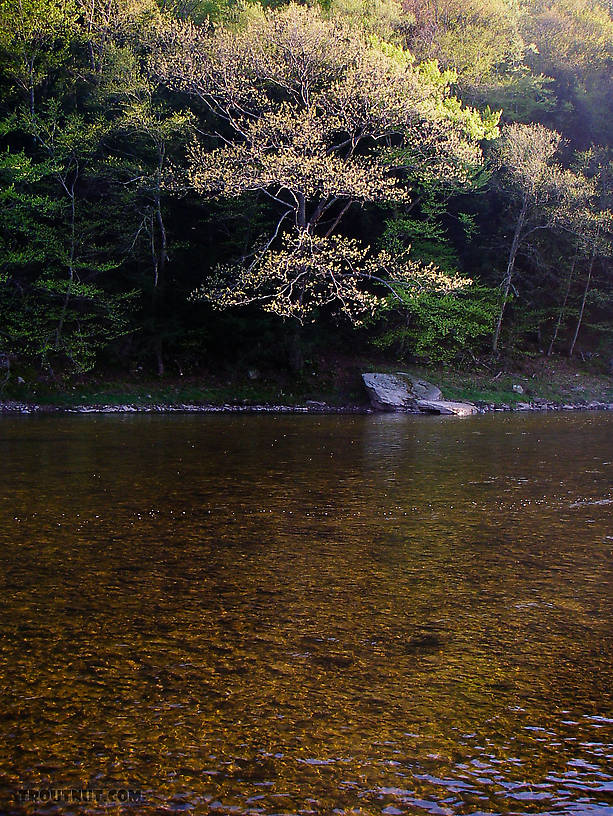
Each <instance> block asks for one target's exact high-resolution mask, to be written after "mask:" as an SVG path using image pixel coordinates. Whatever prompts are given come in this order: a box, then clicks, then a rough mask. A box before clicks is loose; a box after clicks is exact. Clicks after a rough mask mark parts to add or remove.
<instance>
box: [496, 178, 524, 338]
mask: <svg viewBox="0 0 613 816" xmlns="http://www.w3.org/2000/svg"><path fill="white" fill-rule="evenodd" d="M527 212H528V195H527V194H525V195H524V200H523V202H522V205H521V210H520V212H519V215H518V216H517V223H516V225H515V232H514V234H513V242H512V243H511V250H510V252H509V259H508V261H507V271H506V274H505V277H504V288H503V294H502V303H501V305H500V313H499V314H498V321H497V323H496V330H495V331H494V339H493V342H492V352H493V353H494V354H496V352H497V351H498V340H499V339H500V329H501V327H502V318H503V317H504V310H505V308H506V305H507V298H508V297H509V292H510V291H511V283H512V281H513V272H514V271H515V259H516V258H517V251H518V249H519V246H520V244H521V238H522V234H521V233H522V230H523V228H524V224H525V222H526V213H527Z"/></svg>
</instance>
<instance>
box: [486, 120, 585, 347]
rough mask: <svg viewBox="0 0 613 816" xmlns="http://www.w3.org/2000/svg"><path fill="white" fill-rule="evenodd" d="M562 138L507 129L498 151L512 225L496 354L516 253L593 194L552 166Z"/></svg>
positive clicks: (538, 130)
mask: <svg viewBox="0 0 613 816" xmlns="http://www.w3.org/2000/svg"><path fill="white" fill-rule="evenodd" d="M560 141H561V136H560V134H559V133H556V132H555V131H551V130H548V129H547V128H545V127H543V126H542V125H520V124H512V125H507V126H506V127H505V128H504V129H503V133H502V137H501V139H500V141H499V142H498V143H497V145H496V147H495V154H494V155H495V162H496V165H497V167H498V170H499V176H498V179H499V185H500V190H501V192H502V193H503V194H504V195H506V196H507V197H508V198H509V199H510V200H511V203H512V206H513V209H514V225H513V233H512V238H511V244H510V247H509V252H508V256H507V264H506V270H505V273H504V276H503V279H502V296H501V300H500V309H499V312H498V320H497V322H496V328H495V330H494V336H493V341H492V350H493V352H494V354H495V353H496V352H497V351H498V343H499V339H500V330H501V328H502V321H503V318H504V313H505V309H506V306H507V303H508V299H509V295H510V292H511V287H512V284H513V277H514V274H515V265H516V261H517V257H518V253H519V252H520V250H521V249H523V248H524V247H525V245H526V244H527V243H528V242H529V240H530V239H531V238H532V237H533V236H534V235H535V234H536V233H538V232H539V231H541V230H546V229H550V228H551V227H553V226H554V225H555V224H556V223H560V222H562V221H563V220H564V219H565V218H566V217H568V214H569V213H570V212H572V210H573V208H575V207H577V206H578V205H580V203H581V202H582V201H585V200H586V199H587V198H588V197H589V195H590V193H591V191H592V188H591V185H590V184H589V182H588V180H587V179H586V178H585V177H584V176H581V175H578V174H575V173H573V172H572V171H570V170H563V169H562V168H561V167H560V165H559V164H556V163H555V162H554V157H555V155H556V152H557V150H558V147H559V145H560Z"/></svg>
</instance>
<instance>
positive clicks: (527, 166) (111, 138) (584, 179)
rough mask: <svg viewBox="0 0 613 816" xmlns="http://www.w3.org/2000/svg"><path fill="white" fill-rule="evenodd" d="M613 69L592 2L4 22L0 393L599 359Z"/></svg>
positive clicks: (69, 11) (394, 3)
mask: <svg viewBox="0 0 613 816" xmlns="http://www.w3.org/2000/svg"><path fill="white" fill-rule="evenodd" d="M612 68H613V20H612V18H611V14H610V5H608V4H607V3H605V2H604V0H602V2H599V1H598V0H596V1H595V2H594V0H519V2H517V1H516V0H404V2H399V0H325V1H324V0H322V2H321V3H320V4H319V5H317V4H314V5H296V4H293V3H291V4H283V3H282V4H278V3H274V4H269V3H267V2H264V0H263V2H262V3H255V2H254V3H251V4H249V3H243V4H241V3H237V2H235V1H234V0H187V2H183V0H168V1H167V0H160V1H159V2H158V3H156V2H155V0H88V2H85V0H0V86H1V91H2V97H1V99H2V102H1V109H0V140H1V141H2V149H1V151H0V183H1V188H0V197H1V207H0V315H1V318H0V366H2V368H3V369H4V374H2V377H3V378H4V379H7V378H8V377H10V376H15V375H16V374H17V373H18V372H20V371H22V372H23V371H24V370H25V369H26V367H28V366H29V367H30V368H31V369H33V370H34V369H35V370H36V371H38V372H40V373H41V374H43V375H44V376H47V377H56V378H57V377H61V376H65V375H68V374H71V373H74V372H83V371H87V370H90V369H92V368H94V367H95V366H101V365H107V366H114V367H127V366H131V367H140V368H144V369H154V370H156V371H157V373H158V374H160V375H163V374H164V373H165V371H168V369H169V366H172V367H173V368H174V370H175V371H178V372H182V371H184V370H189V369H190V367H191V368H192V369H197V368H199V367H202V366H203V365H204V364H207V365H209V366H215V365H223V364H225V363H230V364H234V363H236V362H237V361H243V362H253V361H256V360H262V359H264V358H265V357H266V355H268V362H270V363H271V364H275V365H280V364H286V363H287V364H289V365H290V366H293V367H294V368H299V367H300V366H301V364H302V351H303V349H304V348H306V347H307V345H308V346H309V347H313V346H314V347H315V348H319V349H320V350H322V352H323V351H324V350H327V349H331V348H336V349H338V350H339V351H342V350H345V351H346V352H347V353H353V352H354V351H355V350H356V349H358V348H360V347H361V348H368V347H369V346H371V347H372V345H373V344H374V345H375V346H379V347H391V348H392V349H393V352H394V353H395V354H401V355H404V356H407V357H413V358H416V359H420V360H426V361H428V360H430V361H451V360H457V361H458V362H459V361H462V360H463V361H467V360H469V359H474V355H479V354H485V353H493V354H495V355H500V354H503V353H504V354H511V353H513V352H514V351H517V350H521V351H524V352H525V351H530V352H536V353H538V352H542V353H549V354H552V353H565V354H571V355H572V354H573V353H577V352H582V353H585V352H588V351H589V352H590V353H593V352H594V351H598V352H606V354H607V355H608V356H611V354H610V350H611V343H612V341H611V334H612V332H613V320H612V319H611V315H612V314H613V276H612V275H611V255H612V250H611V235H612V216H611V212H610V210H611V208H612V206H613V202H612V195H613V154H612V144H613V122H612V120H611V117H610V110H611V107H612V106H613V70H612ZM266 349H268V350H266ZM603 356H604V355H603ZM5 375H6V376H5Z"/></svg>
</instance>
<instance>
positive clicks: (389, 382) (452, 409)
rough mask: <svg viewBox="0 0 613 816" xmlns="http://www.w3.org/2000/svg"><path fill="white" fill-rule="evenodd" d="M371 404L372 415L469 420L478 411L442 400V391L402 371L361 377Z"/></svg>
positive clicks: (468, 406) (368, 374)
mask: <svg viewBox="0 0 613 816" xmlns="http://www.w3.org/2000/svg"><path fill="white" fill-rule="evenodd" d="M362 379H363V380H364V385H365V386H366V390H367V391H368V396H369V397H370V402H371V404H372V407H373V408H374V409H375V411H390V412H391V411H399V412H404V413H411V414H421V413H423V414H454V415H456V416H469V415H470V414H476V413H477V409H476V408H475V406H474V405H471V404H470V403H468V402H451V401H449V400H444V399H443V395H442V392H441V389H440V388H438V386H436V385H433V383H430V382H427V380H421V379H419V378H417V377H413V376H411V375H410V374H407V373H406V372H404V371H396V372H395V373H394V374H382V373H379V372H369V373H367V374H362Z"/></svg>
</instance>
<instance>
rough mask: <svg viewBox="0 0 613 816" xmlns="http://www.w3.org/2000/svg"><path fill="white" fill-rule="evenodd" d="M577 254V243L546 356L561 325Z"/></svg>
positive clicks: (550, 351)
mask: <svg viewBox="0 0 613 816" xmlns="http://www.w3.org/2000/svg"><path fill="white" fill-rule="evenodd" d="M578 254H579V245H577V249H576V250H575V257H574V258H573V263H572V266H571V268H570V272H569V274H568V280H567V282H566V292H565V293H564V300H563V301H562V304H561V306H560V310H559V312H558V320H557V322H556V327H555V329H554V332H553V337H552V338H551V343H550V344H549V348H548V349H547V356H548V357H551V355H552V354H553V347H554V345H555V342H556V340H557V339H558V332H559V331H560V326H561V325H562V318H563V317H564V311H565V310H566V304H567V302H568V296H569V294H570V287H571V284H572V282H573V276H574V274H575V264H576V263H577V255H578Z"/></svg>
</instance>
